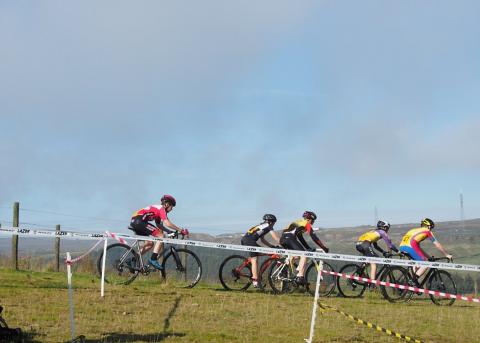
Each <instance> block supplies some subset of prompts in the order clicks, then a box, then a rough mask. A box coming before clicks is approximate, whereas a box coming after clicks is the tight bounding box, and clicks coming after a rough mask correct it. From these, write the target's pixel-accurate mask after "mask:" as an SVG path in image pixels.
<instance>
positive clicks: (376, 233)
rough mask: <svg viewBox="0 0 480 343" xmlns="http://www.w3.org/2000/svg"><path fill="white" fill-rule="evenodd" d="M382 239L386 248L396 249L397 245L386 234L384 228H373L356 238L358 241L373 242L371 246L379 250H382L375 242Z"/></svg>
mask: <svg viewBox="0 0 480 343" xmlns="http://www.w3.org/2000/svg"><path fill="white" fill-rule="evenodd" d="M380 239H383V240H384V241H385V244H387V247H388V249H390V250H393V251H398V249H397V247H396V246H395V245H394V244H393V243H392V240H391V239H390V237H389V236H388V234H387V232H386V231H384V230H380V229H375V230H370V231H367V232H365V233H364V234H363V235H361V236H360V237H359V238H358V242H359V243H362V242H370V243H372V244H373V246H374V247H375V248H376V249H377V250H378V251H380V252H382V253H383V252H384V251H383V249H381V248H380V247H379V246H378V244H377V242H378V241H379V240H380Z"/></svg>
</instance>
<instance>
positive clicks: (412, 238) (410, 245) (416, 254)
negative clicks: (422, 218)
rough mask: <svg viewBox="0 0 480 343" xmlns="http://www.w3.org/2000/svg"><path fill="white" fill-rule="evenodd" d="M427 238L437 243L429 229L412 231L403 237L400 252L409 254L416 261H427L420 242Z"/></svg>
mask: <svg viewBox="0 0 480 343" xmlns="http://www.w3.org/2000/svg"><path fill="white" fill-rule="evenodd" d="M427 238H428V239H430V240H431V241H432V242H434V243H435V242H436V241H437V240H436V239H435V236H434V235H433V234H432V232H431V231H430V230H429V229H427V228H424V227H421V228H417V229H412V230H410V231H408V232H407V233H406V234H405V236H403V238H402V242H401V243H400V251H402V252H405V253H407V254H408V255H410V257H411V258H413V259H414V260H418V261H426V260H427V259H428V258H427V256H426V254H425V253H424V252H423V250H422V249H421V248H420V242H422V241H424V240H425V239H427Z"/></svg>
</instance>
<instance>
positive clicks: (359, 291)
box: [337, 264, 368, 298]
mask: <svg viewBox="0 0 480 343" xmlns="http://www.w3.org/2000/svg"><path fill="white" fill-rule="evenodd" d="M339 273H343V274H347V275H351V276H353V277H366V276H365V274H364V268H362V267H360V266H358V265H356V264H347V265H345V266H343V267H342V269H340V272H339ZM367 285H368V283H367V282H365V281H360V280H354V279H349V278H344V277H341V276H339V277H338V278H337V287H338V292H339V293H340V294H341V295H342V296H344V297H345V298H359V297H361V296H362V295H363V293H364V292H365V289H366V288H367Z"/></svg>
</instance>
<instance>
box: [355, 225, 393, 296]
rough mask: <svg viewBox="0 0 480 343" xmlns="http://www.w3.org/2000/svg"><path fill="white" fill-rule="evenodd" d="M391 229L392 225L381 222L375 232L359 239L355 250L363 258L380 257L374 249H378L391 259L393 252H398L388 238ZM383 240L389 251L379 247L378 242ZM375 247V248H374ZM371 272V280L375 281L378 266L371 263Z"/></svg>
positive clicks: (370, 232)
mask: <svg viewBox="0 0 480 343" xmlns="http://www.w3.org/2000/svg"><path fill="white" fill-rule="evenodd" d="M389 229H390V223H388V222H386V221H384V220H379V221H378V222H377V228H376V229H374V230H370V231H367V232H365V233H364V234H363V235H361V236H360V237H358V241H357V243H356V244H355V248H356V249H357V251H358V252H360V253H361V254H362V255H363V256H368V257H378V255H377V254H376V253H375V251H374V250H373V248H375V249H377V250H378V251H379V252H380V253H382V255H383V256H384V257H389V256H390V254H391V251H392V250H393V251H395V252H398V249H397V247H396V246H395V245H394V244H393V243H392V240H391V239H390V237H389V236H388V230H389ZM380 239H383V240H384V241H385V243H386V244H387V248H388V250H389V251H385V250H383V249H382V248H381V247H380V246H379V245H378V241H379V240H380ZM372 246H373V247H372ZM370 265H371V267H372V268H371V271H370V278H371V279H373V280H375V276H376V272H377V264H376V263H370ZM371 288H374V285H373V284H371Z"/></svg>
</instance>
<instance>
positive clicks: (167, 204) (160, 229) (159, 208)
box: [128, 194, 188, 270]
mask: <svg viewBox="0 0 480 343" xmlns="http://www.w3.org/2000/svg"><path fill="white" fill-rule="evenodd" d="M176 204H177V202H176V200H175V198H174V197H173V196H171V195H168V194H165V195H164V196H163V197H162V198H161V199H160V204H156V205H151V206H148V207H144V208H142V209H140V210H138V211H137V212H135V213H134V214H133V216H132V219H131V221H130V225H129V227H128V228H129V229H130V230H133V231H134V232H135V234H137V235H139V236H153V237H165V236H166V234H168V233H172V232H174V231H178V232H180V233H181V234H182V235H188V230H187V229H182V228H181V227H178V226H176V225H175V224H173V223H172V222H171V221H170V219H168V216H167V213H169V212H170V211H171V210H173V208H174V207H175V205H176ZM152 222H154V223H155V224H153V223H152ZM152 247H153V253H152V255H151V257H150V258H149V260H148V263H149V264H150V265H151V266H153V267H155V268H156V269H159V270H161V269H162V265H161V264H160V263H159V262H158V255H159V253H160V251H161V250H162V249H163V242H161V241H157V242H155V246H154V244H153V242H151V241H146V242H145V244H144V245H143V247H142V249H141V250H140V254H142V255H143V254H144V253H146V252H147V251H149V250H150V249H152Z"/></svg>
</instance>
